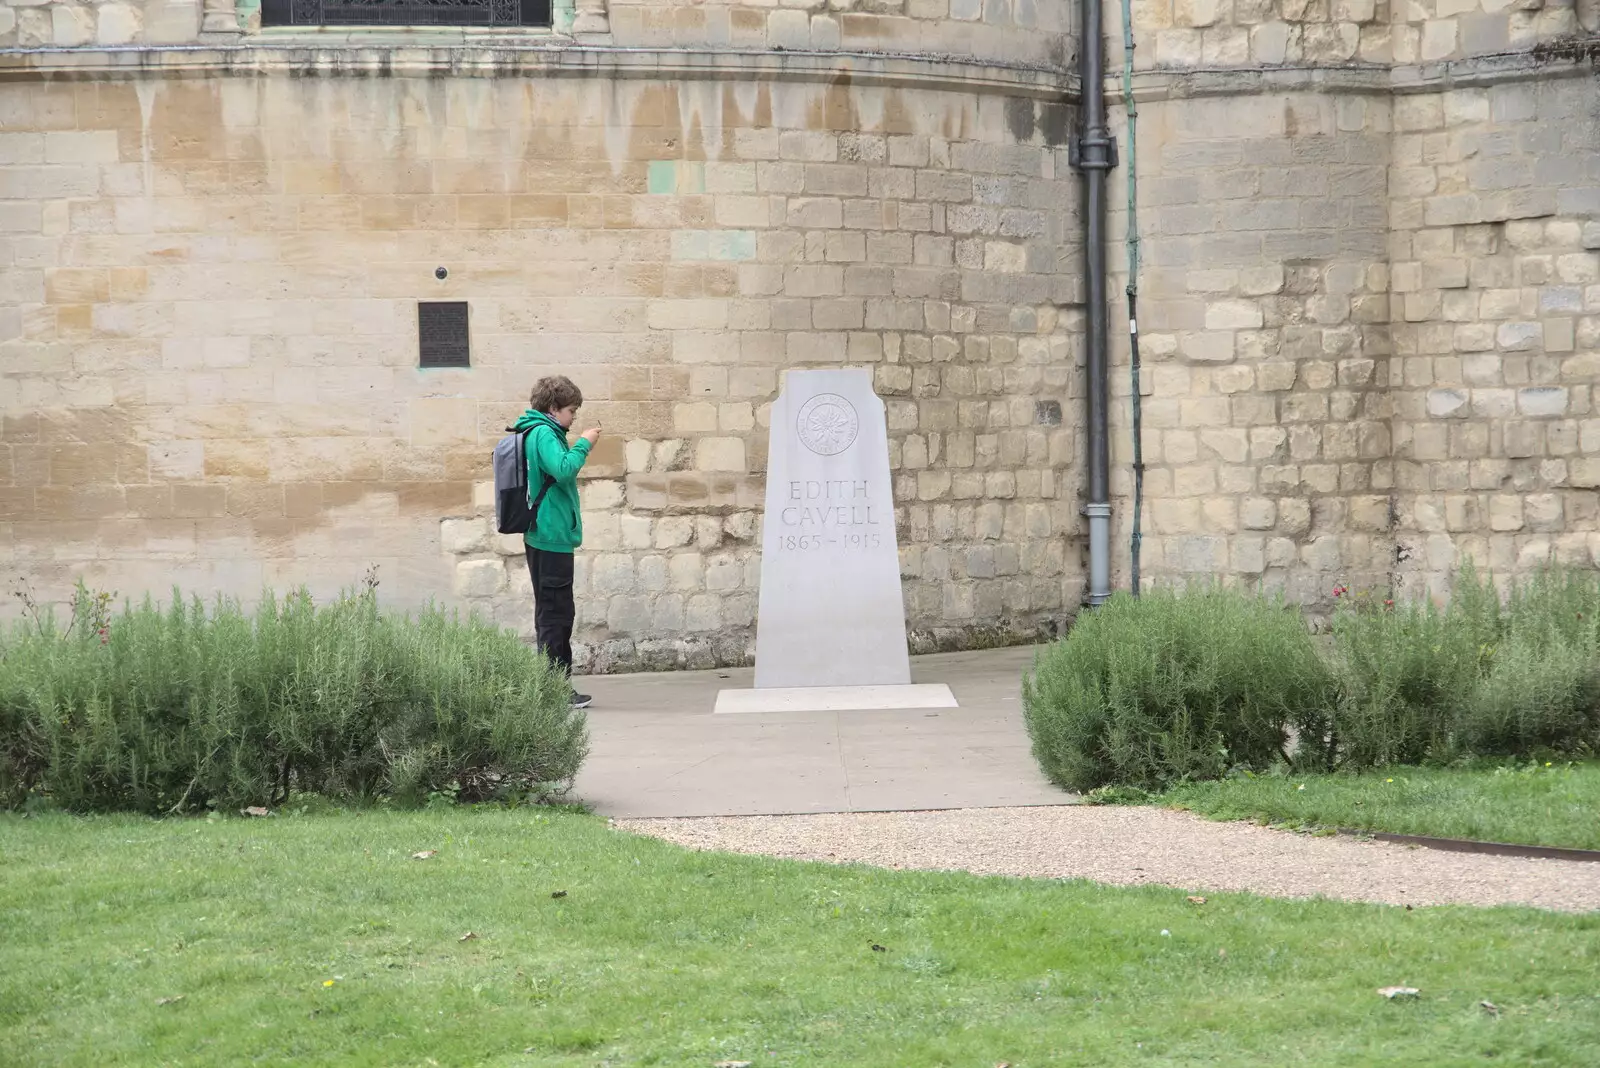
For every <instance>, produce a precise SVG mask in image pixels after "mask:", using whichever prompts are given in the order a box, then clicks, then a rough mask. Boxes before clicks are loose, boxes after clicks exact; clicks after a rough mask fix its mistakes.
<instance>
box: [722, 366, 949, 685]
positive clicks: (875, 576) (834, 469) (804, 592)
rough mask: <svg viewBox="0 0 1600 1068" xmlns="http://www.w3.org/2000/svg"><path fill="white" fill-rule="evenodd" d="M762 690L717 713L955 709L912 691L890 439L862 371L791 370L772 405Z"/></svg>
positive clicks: (759, 639)
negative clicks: (863, 709)
mask: <svg viewBox="0 0 1600 1068" xmlns="http://www.w3.org/2000/svg"><path fill="white" fill-rule="evenodd" d="M755 675H756V677H755V685H756V689H755V690H753V691H748V690H747V691H732V690H729V691H724V692H723V693H722V694H721V695H720V696H719V698H718V702H717V710H718V711H723V712H726V711H805V710H826V709H861V708H947V707H953V706H954V705H955V701H954V699H953V697H952V696H951V694H950V690H949V688H948V687H947V686H943V685H939V686H912V685H911V662H910V657H909V655H908V653H907V650H906V624H905V605H904V601H903V599H902V594H901V590H900V554H899V549H898V546H897V544H896V541H895V524H894V494H893V487H892V485H891V483H890V481H889V436H888V427H887V424H886V422H885V418H884V407H883V401H881V400H880V399H879V398H878V396H877V394H875V393H874V392H873V391H872V373H871V372H870V371H868V370H864V369H838V370H816V371H791V372H789V373H788V375H786V376H785V380H784V384H783V391H782V393H781V394H780V395H779V397H778V399H777V401H776V402H775V403H774V404H773V406H772V422H771V437H770V446H769V449H768V453H767V495H766V514H765V517H764V518H763V520H762V543H761V597H760V606H759V609H758V612H757V617H756V672H755Z"/></svg>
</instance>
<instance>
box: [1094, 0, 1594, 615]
mask: <svg viewBox="0 0 1600 1068" xmlns="http://www.w3.org/2000/svg"><path fill="white" fill-rule="evenodd" d="M1591 7H1592V5H1588V4H1586V3H1585V4H1580V5H1578V6H1577V7H1574V6H1573V5H1572V4H1570V3H1569V4H1566V5H1559V4H1548V3H1541V2H1539V0H1531V2H1529V3H1518V4H1499V3H1484V4H1482V5H1480V4H1479V3H1478V2H1477V0H1472V2H1471V3H1470V4H1468V3H1466V2H1465V0H1463V2H1462V3H1459V4H1455V5H1453V6H1452V5H1451V4H1449V3H1446V2H1443V0H1440V2H1439V3H1434V2H1433V0H1424V2H1422V3H1407V4H1398V3H1396V4H1389V3H1384V2H1381V0H1380V2H1376V3H1374V2H1372V0H1367V2H1365V3H1351V2H1349V0H1333V2H1331V3H1330V2H1328V0H1309V2H1301V0H1282V2H1276V3H1254V2H1252V0H1233V2H1231V3H1230V2H1228V0H1220V2H1211V0H1206V2H1194V0H1171V2H1155V3H1135V4H1134V18H1135V36H1136V40H1137V41H1138V43H1139V48H1138V51H1137V52H1136V58H1135V63H1134V66H1135V69H1136V70H1137V71H1138V72H1139V73H1137V74H1136V75H1135V78H1134V82H1135V95H1136V98H1137V100H1138V107H1139V111H1140V114H1139V141H1140V152H1139V192H1138V202H1139V210H1140V213H1141V214H1140V221H1141V232H1142V237H1143V253H1144V268H1143V271H1142V274H1141V293H1140V300H1141V315H1140V327H1141V337H1142V352H1143V357H1144V362H1145V366H1146V369H1145V374H1144V379H1145V381H1144V388H1143V392H1144V408H1145V428H1146V429H1145V434H1144V451H1145V461H1146V464H1147V478H1146V486H1145V491H1146V509H1145V523H1144V529H1145V539H1144V551H1143V558H1142V561H1141V563H1142V569H1143V576H1142V577H1143V579H1144V581H1145V582H1146V583H1147V584H1148V583H1160V582H1171V581H1183V580H1186V579H1190V578H1194V577H1197V576H1204V575H1212V576H1219V577H1222V578H1225V579H1229V580H1238V581H1245V582H1257V581H1259V582H1261V583H1263V584H1264V585H1266V586H1267V587H1269V588H1281V589H1285V590H1286V591H1287V592H1288V593H1289V595H1290V596H1291V597H1292V598H1293V599H1295V600H1297V601H1300V602H1302V603H1306V604H1308V605H1312V606H1314V607H1315V606H1325V605H1327V604H1328V603H1329V602H1330V593H1331V590H1332V588H1333V587H1334V586H1335V585H1339V584H1348V585H1351V586H1353V587H1355V588H1364V589H1369V590H1379V589H1388V588H1390V587H1391V586H1393V585H1399V586H1400V587H1402V588H1404V587H1407V586H1410V585H1413V584H1425V585H1426V586H1427V587H1428V588H1429V589H1431V590H1432V591H1433V592H1435V593H1437V594H1439V595H1443V594H1444V593H1445V592H1446V591H1447V586H1448V577H1449V574H1450V572H1451V570H1452V569H1453V568H1454V567H1456V566H1458V565H1459V564H1460V563H1461V562H1462V561H1463V560H1464V559H1466V558H1468V557H1470V558H1472V559H1474V560H1475V561H1476V562H1477V563H1478V564H1479V566H1480V567H1487V568H1489V569H1491V570H1492V571H1493V572H1494V573H1495V574H1496V575H1499V576H1508V575H1510V574H1513V573H1516V572H1523V571H1526V570H1528V569H1529V568H1531V567H1533V566H1536V565H1537V564H1538V563H1540V562H1543V561H1545V560H1549V559H1561V560H1563V561H1565V562H1569V563H1571V562H1578V561H1580V560H1582V561H1585V562H1587V561H1589V560H1590V559H1591V558H1592V556H1593V552H1592V550H1593V549H1594V548H1595V546H1594V545H1593V542H1592V539H1593V537H1594V532H1595V531H1596V530H1597V529H1600V528H1597V524H1596V517H1595V506H1594V502H1593V494H1592V493H1591V492H1589V491H1588V489H1587V488H1586V487H1592V486H1593V485H1595V483H1594V482H1593V481H1588V480H1589V479H1590V474H1589V465H1590V464H1591V463H1592V462H1593V459H1592V457H1593V456H1594V455H1595V450H1596V449H1600V434H1597V435H1594V440H1592V441H1587V442H1586V441H1585V440H1584V439H1583V437H1582V434H1581V427H1582V425H1583V423H1582V419H1583V417H1584V416H1585V415H1587V413H1588V411H1589V408H1588V405H1589V403H1590V400H1589V393H1590V389H1591V387H1592V385H1593V383H1594V381H1595V373H1596V371H1597V370H1600V365H1597V364H1596V362H1595V361H1596V357H1595V355H1594V353H1595V347H1596V343H1597V341H1600V329H1597V328H1595V326H1594V325H1593V323H1592V322H1591V321H1590V320H1591V318H1592V316H1593V311H1594V305H1593V295H1594V293H1593V291H1592V290H1593V287H1592V284H1586V283H1585V281H1584V280H1585V279H1589V278H1591V277H1593V276H1594V275H1595V273H1596V271H1597V270H1600V257H1597V256H1596V254H1595V248H1594V246H1595V245H1600V240H1597V236H1600V235H1597V232H1596V231H1597V227H1600V224H1597V223H1596V222H1595V219H1596V217H1597V216H1600V181H1597V179H1600V153H1597V146H1596V143H1595V142H1596V136H1597V135H1596V133H1595V122H1594V114H1595V101H1596V100H1597V99H1600V94H1597V90H1596V84H1595V79H1594V75H1593V71H1592V51H1593V49H1592V44H1593V42H1592V39H1591V40H1589V41H1588V42H1585V41H1582V40H1579V41H1573V40H1570V39H1563V38H1564V35H1569V34H1571V33H1573V32H1574V31H1575V30H1577V29H1579V28H1580V27H1583V26H1589V25H1592V23H1593V18H1592V15H1593V14H1594V12H1593V11H1591V10H1590V8H1591ZM1108 14H1109V15H1111V20H1112V22H1113V28H1112V32H1111V34H1110V47H1109V55H1110V57H1111V61H1112V70H1113V73H1114V72H1115V70H1116V68H1117V67H1118V66H1119V65H1120V63H1119V61H1120V59H1121V54H1120V49H1118V47H1117V44H1118V40H1119V37H1120V30H1121V27H1120V18H1117V17H1115V9H1112V11H1111V12H1109V13H1108ZM1152 45H1153V47H1152ZM1517 49H1521V50H1522V51H1521V52H1520V53H1519V52H1517V51H1515V50H1517ZM1419 60H1421V61H1426V63H1427V64H1429V65H1424V66H1416V65H1410V64H1414V63H1416V62H1417V61H1419ZM1575 68H1576V69H1577V70H1578V71H1579V72H1581V73H1578V74H1574V70H1575ZM1117 90H1120V86H1116V87H1114V89H1113V92H1112V93H1111V99H1112V100H1113V102H1114V103H1113V109H1112V114H1113V124H1114V126H1115V127H1116V128H1117V130H1118V133H1119V135H1124V134H1125V130H1126V116H1125V115H1124V109H1123V107H1122V106H1121V93H1120V92H1119V91H1117ZM1125 144H1126V142H1125V141H1124V145H1125ZM1124 177H1125V175H1124V173H1123V172H1121V171H1118V172H1114V173H1113V179H1112V191H1113V196H1112V203H1113V204H1120V203H1121V202H1122V200H1123V197H1124V195H1125V186H1124V185H1123V181H1122V180H1123V179H1124ZM1125 223H1126V212H1117V213H1116V214H1115V217H1114V227H1113V228H1114V234H1113V240H1114V242H1117V243H1118V244H1120V241H1121V238H1122V236H1123V232H1124V231H1123V230H1122V227H1123V226H1124V225H1125ZM1586 240H1587V242H1588V243H1589V246H1590V247H1587V248H1586V247H1584V245H1585V241H1586ZM1114 251H1120V249H1119V248H1115V247H1114ZM1124 269H1125V262H1124ZM1125 277H1126V276H1125V274H1124V275H1122V276H1121V277H1119V278H1118V279H1117V280H1116V282H1117V284H1114V285H1113V293H1114V294H1115V295H1116V296H1117V297H1119V298H1120V296H1121V294H1120V288H1121V282H1123V281H1125ZM1120 312H1121V309H1120V308H1119V309H1118V310H1117V313H1114V315H1113V327H1114V333H1115V328H1116V327H1117V326H1119V325H1121V323H1120V322H1119V320H1120V318H1121V317H1120ZM1586 330H1587V333H1585V331H1586ZM1126 353H1127V345H1126V340H1125V339H1122V344H1121V345H1120V346H1119V347H1118V350H1117V353H1116V357H1117V358H1118V359H1120V360H1123V361H1125V360H1126ZM1116 376H1117V378H1120V379H1121V381H1120V382H1117V381H1116V379H1114V385H1117V386H1120V389H1121V393H1122V395H1123V396H1124V397H1126V394H1127V392H1128V384H1127V381H1126V366H1125V363H1124V364H1123V365H1121V366H1119V367H1118V368H1116ZM1430 387H1431V388H1430ZM1112 411H1113V420H1114V422H1115V421H1117V420H1119V419H1120V420H1121V425H1120V426H1119V427H1118V428H1117V434H1118V440H1117V442H1116V450H1117V451H1116V452H1115V453H1114V461H1115V464H1116V467H1117V468H1120V470H1114V484H1115V486H1116V489H1117V491H1118V494H1119V499H1118V500H1117V502H1116V512H1115V514H1116V515H1117V516H1118V517H1119V518H1118V529H1119V531H1120V533H1121V534H1122V535H1123V537H1122V538H1121V539H1120V544H1119V545H1118V551H1119V553H1120V557H1119V560H1118V563H1119V575H1118V578H1119V580H1120V582H1119V584H1125V583H1126V580H1127V570H1126V568H1127V563H1128V550H1127V542H1126V534H1127V533H1128V532H1129V531H1128V526H1129V524H1128V517H1129V505H1130V503H1131V501H1130V498H1129V491H1130V488H1131V486H1130V479H1129V477H1128V475H1127V473H1126V471H1127V466H1128V464H1129V463H1131V447H1130V446H1131V440H1130V436H1129V434H1128V426H1127V414H1128V409H1127V407H1126V406H1125V404H1118V405H1114V406H1113V409H1112Z"/></svg>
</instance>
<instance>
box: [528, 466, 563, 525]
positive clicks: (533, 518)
mask: <svg viewBox="0 0 1600 1068" xmlns="http://www.w3.org/2000/svg"><path fill="white" fill-rule="evenodd" d="M555 484H556V480H555V479H553V478H551V477H550V476H549V475H545V476H544V485H542V486H540V487H539V495H538V496H537V497H535V498H534V499H533V504H531V505H530V506H529V507H528V533H529V534H532V533H534V532H535V531H537V530H538V529H539V506H540V505H541V504H543V503H544V495H545V494H546V493H549V492H550V487H551V486H554V485H555Z"/></svg>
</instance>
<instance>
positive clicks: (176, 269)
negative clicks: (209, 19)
mask: <svg viewBox="0 0 1600 1068" xmlns="http://www.w3.org/2000/svg"><path fill="white" fill-rule="evenodd" d="M1024 88H1025V87H1024ZM1024 109H1025V111H1026V114H1025V115H1024V114H1023V111H1024ZM0 114H4V115H5V116H7V122H6V132H5V133H4V134H3V135H0V151H3V156H4V159H5V160H6V161H7V165H5V166H4V167H0V206H3V211H4V214H3V216H0V225H3V226H4V228H5V230H6V231H7V237H8V239H9V240H8V245H7V249H8V252H7V255H8V257H9V259H8V264H7V267H6V270H5V274H4V279H5V282H4V298H5V299H4V301H3V302H0V303H3V307H0V337H3V339H4V340H3V341H0V361H3V362H0V371H3V374H4V378H5V389H4V390H0V410H3V420H4V421H3V424H0V458H3V460H4V462H3V464H0V544H3V545H4V547H5V548H4V551H5V561H6V563H7V564H8V565H10V566H12V567H14V568H16V569H17V570H19V571H21V572H23V573H25V574H26V575H27V576H29V577H30V579H31V580H33V581H34V583H35V584H36V588H38V589H39V590H40V592H41V593H44V594H46V595H52V596H60V595H61V594H62V593H64V591H65V590H66V589H67V588H68V586H69V584H70V582H71V581H72V580H73V578H74V577H76V576H78V575H83V576H84V577H86V578H87V579H89V580H90V581H91V582H94V583H97V584H101V585H103V586H106V587H110V588H115V589H118V590H121V591H123V592H139V591H142V590H146V589H149V590H154V591H157V592H160V591H163V590H165V589H167V588H169V587H170V586H171V584H173V583H175V582H176V583H179V584H181V585H183V586H184V587H186V588H189V589H195V590H198V591H203V592H206V593H211V592H224V593H230V594H235V595H239V596H245V597H251V596H254V594H255V593H256V592H257V591H258V590H259V588H260V587H261V586H262V585H263V584H269V585H273V586H276V587H279V588H282V587H285V586H289V585H292V584H298V583H301V582H307V583H310V584H311V585H312V587H313V589H314V590H315V591H316V592H318V593H319V594H324V595H325V594H327V593H330V592H332V591H333V590H335V589H337V588H338V587H340V586H341V585H345V584H348V583H351V582H354V581H355V580H356V579H358V578H359V576H360V574H361V573H362V571H363V570H364V569H365V567H366V566H367V565H368V564H371V563H378V564H379V565H380V576H381V579H382V581H383V583H384V590H385V593H386V594H387V595H388V596H389V597H390V598H391V599H392V601H393V602H395V603H402V604H403V603H418V602H421V601H423V600H427V599H429V598H445V599H451V600H454V601H455V602H456V603H460V604H464V605H470V606H473V607H476V608H478V609H481V610H483V611H485V612H487V613H489V614H491V615H493V616H494V617H495V618H497V619H499V620H501V621H502V622H504V623H506V624H507V625H511V626H514V627H517V628H519V629H521V630H523V631H524V632H526V631H527V630H528V629H529V623H530V615H531V606H530V596H529V590H528V585H527V578H526V572H525V569H524V563H523V560H522V557H521V548H520V544H519V539H517V538H515V537H511V538H504V537H500V536H498V535H495V534H493V533H492V529H491V526H490V520H489V518H488V517H489V514H490V495H489V493H488V492H487V490H488V486H487V485H486V484H485V483H484V481H483V480H484V479H485V478H486V477H487V476H488V454H489V449H490V447H491V446H492V444H493V442H494V440H495V439H496V438H498V437H499V436H500V434H501V432H502V428H504V427H505V426H507V425H508V423H509V422H510V421H511V420H512V419H514V418H515V416H516V415H517V414H518V413H520V412H521V411H522V409H523V407H524V404H525V399H526V396H527V393H528V390H529V388H530V387H531V385H532V383H533V381H534V380H535V379H536V378H538V377H539V376H540V375H543V374H548V373H554V372H559V373H566V374H570V375H571V376H572V377H573V378H575V379H576V380H577V381H578V382H579V383H580V384H581V386H582V387H583V389H584V391H585V393H586V397H587V403H586V405H585V412H584V415H583V417H584V419H593V420H595V421H597V422H599V423H600V424H602V425H603V426H604V427H605V430H606V436H605V438H604V440H603V443H602V446H601V448H600V449H598V450H597V452H596V454H595V456H594V458H593V460H592V461H591V463H590V465H589V466H588V468H587V469H586V472H585V476H586V481H585V488H584V500H585V514H586V528H587V538H586V544H585V551H584V552H583V553H582V554H581V555H580V557H579V569H578V576H577V581H578V590H577V593H578V604H579V611H580V618H579V635H578V636H579V638H580V639H581V641H582V642H583V644H584V646H585V657H586V660H587V662H588V663H589V664H591V665H592V666H597V667H600V668H606V667H615V666H627V665H644V666H675V665H682V664H689V663H695V664H710V663H714V662H721V663H726V662H731V661H738V660H742V659H745V658H746V657H747V656H748V652H749V644H750V641H751V638H752V623H753V620H754V615H755V610H756V593H757V591H756V584H757V581H758V577H759V559H758V548H759V536H760V514H759V513H760V506H761V502H762V486H763V475H764V470H765V449H766V435H767V414H768V408H769V406H770V403H771V401H772V399H773V398H774V397H775V396H776V393H777V390H778V387H779V384H780V376H781V374H782V371H783V369H784V368H786V367H795V366H807V365H839V364H845V363H848V364H852V365H863V364H865V365H868V366H871V367H873V368H874V371H875V382H876V384H877V388H878V390H879V392H880V393H881V394H882V395H883V397H884V398H885V401H886V405H887V409H888V422H889V427H890V433H891V462H892V465H893V469H894V471H895V496H896V502H897V509H898V517H897V518H898V521H899V528H900V537H901V544H902V547H903V552H902V556H903V561H904V572H905V576H906V597H907V609H908V617H909V621H910V625H911V627H912V629H913V631H914V632H915V634H916V637H917V640H918V642H919V643H920V645H921V646H922V647H929V646H932V645H935V644H937V645H941V646H952V645H961V644H967V643H971V642H974V641H991V640H999V639H1001V638H1015V637H1025V636H1031V635H1033V634H1036V633H1038V631H1039V630H1040V628H1042V627H1049V626H1050V625H1052V623H1053V622H1054V621H1058V620H1060V619H1061V618H1062V617H1064V616H1065V615H1066V614H1068V613H1069V611H1070V605H1071V604H1072V603H1073V602H1074V601H1075V599H1076V596H1077V592H1076V591H1077V589H1078V586H1079V585H1080V580H1079V578H1078V576H1077V565H1076V561H1075V560H1072V559H1069V556H1068V553H1067V551H1066V548H1067V541H1066V538H1065V535H1066V534H1067V533H1068V532H1069V531H1071V530H1072V529H1074V527H1075V524H1076V519H1075V509H1076V505H1075V501H1074V493H1075V491H1074V488H1073V485H1072V483H1071V478H1070V471H1071V469H1072V465H1073V462H1074V456H1075V450H1074V445H1073V441H1072V433H1073V427H1074V425H1075V423H1076V421H1077V412H1078V406H1077V404H1075V403H1074V401H1073V399H1072V397H1073V394H1074V382H1075V375H1074V371H1073V366H1074V353H1075V346H1076V338H1075V335H1076V329H1077V322H1076V319H1075V318H1074V315H1073V314H1072V313H1071V311H1070V306H1071V305H1072V303H1073V302H1074V301H1075V300H1078V299H1080V298H1079V296H1078V292H1079V283H1078V279H1077V275H1076V270H1075V268H1074V266H1073V263H1074V258H1073V249H1074V247H1075V245H1076V240H1077V239H1076V226H1077V222H1076V217H1075V214H1074V210H1075V209H1074V197H1073V195H1072V191H1073V183H1072V181H1071V179H1070V178H1069V177H1068V176H1066V175H1065V174H1064V173H1061V172H1060V171H1059V170H1058V169H1057V153H1056V149H1057V147H1058V146H1059V143H1060V141H1061V137H1062V133H1063V129H1064V127H1063V124H1062V116H1061V114H1060V108H1059V106H1058V105H1055V104H1052V103H1049V102H1047V101H1046V102H1039V101H1034V100H1031V99H1029V98H1028V97H1027V96H1026V95H1019V96H1011V97H1006V96H1000V95H988V94H981V93H970V92H969V93H962V92H956V91H932V90H916V91H912V90H903V89H899V88H882V87H879V88H874V87H865V86H832V87H829V86H826V85H815V84H813V85H800V84H792V83H777V84H763V83H756V82H747V83H734V84H721V83H680V84H671V83H662V82H646V81H635V80H623V81H618V82H611V81H607V80H589V81H581V82H580V81H559V80H540V79H527V78H470V77H469V78H456V79H432V80H428V79H420V78H389V79H381V78H380V79H374V80H371V81H367V82H355V81H350V80H341V79H335V78H303V77H300V78H291V77H288V76H286V75H265V76H256V77H251V78H209V79H186V80H167V79H145V80H140V79H111V80H84V81H79V82H69V81H60V82H55V83H51V84H48V85H40V84H36V83H26V82H9V83H4V84H0ZM1024 118H1025V119H1026V122H1024V121H1023V120H1024ZM952 134H955V136H952ZM438 267H444V268H445V269H446V271H447V272H448V276H447V278H445V279H444V280H442V281H441V280H439V279H437V278H436V277H435V271H436V268H438ZM419 299H462V300H467V301H469V302H470V308H471V312H470V315H471V319H470V329H471V337H472V360H473V366H472V368H471V369H470V370H420V369H418V368H417V367H416V362H417V348H416V346H417V341H416V325H415V324H416V314H417V313H416V308H415V302H416V301H417V300H419ZM1063 306H1066V307H1068V309H1069V310H1068V311H1067V312H1066V313H1063V312H1062V311H1061V310H1060V309H1061V308H1062V307H1063Z"/></svg>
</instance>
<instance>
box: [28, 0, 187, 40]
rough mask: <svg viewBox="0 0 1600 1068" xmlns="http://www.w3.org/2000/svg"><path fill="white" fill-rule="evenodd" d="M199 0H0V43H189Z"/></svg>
mask: <svg viewBox="0 0 1600 1068" xmlns="http://www.w3.org/2000/svg"><path fill="white" fill-rule="evenodd" d="M200 16H201V0H112V2H109V3H88V2H78V0H0V48H6V47H15V48H41V47H48V46H55V47H67V48H72V47H86V46H106V45H115V46H121V45H130V44H187V43H189V42H192V41H194V40H196V39H197V37H198V36H199V33H200Z"/></svg>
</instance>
